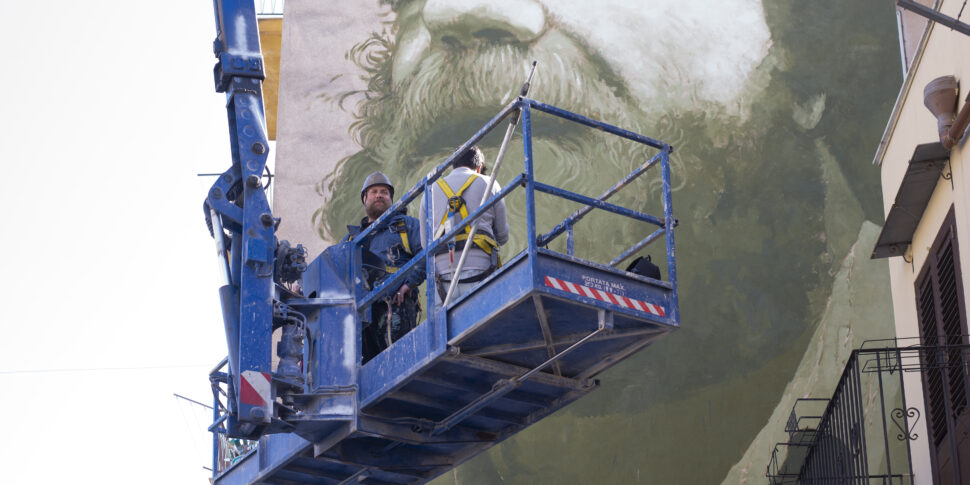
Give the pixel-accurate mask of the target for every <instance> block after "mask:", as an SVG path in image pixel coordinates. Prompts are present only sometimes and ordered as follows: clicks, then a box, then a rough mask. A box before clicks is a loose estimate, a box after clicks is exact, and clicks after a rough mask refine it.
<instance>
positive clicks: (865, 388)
mask: <svg viewBox="0 0 970 485" xmlns="http://www.w3.org/2000/svg"><path fill="white" fill-rule="evenodd" d="M964 341H966V340H964ZM907 344H910V345H907ZM968 351H970V346H968V345H965V344H959V345H943V344H941V345H926V344H925V343H924V342H920V340H919V339H918V338H913V339H889V340H878V341H867V342H865V343H863V345H862V347H861V348H859V349H856V350H854V351H853V352H852V354H851V356H850V357H849V360H848V362H847V363H846V365H845V369H844V370H843V372H842V375H841V377H840V379H839V382H838V384H837V386H836V388H835V392H834V393H833V394H832V397H831V398H824V399H820V398H810V399H798V400H797V401H796V402H795V405H794V406H793V408H792V411H791V414H790V415H789V418H788V421H787V423H786V426H785V432H786V433H787V434H788V436H787V440H786V441H784V442H781V443H778V444H776V445H775V447H774V449H773V451H772V453H771V459H770V461H769V463H768V466H767V469H766V473H765V475H766V476H767V478H768V481H769V483H770V484H771V485H781V484H795V483H798V484H813V483H823V484H843V483H844V484H911V483H914V477H915V476H916V474H917V473H918V474H920V475H922V476H926V477H929V476H930V475H932V476H933V483H966V482H965V481H963V478H965V477H962V476H961V471H960V466H959V465H956V466H948V465H946V463H943V465H944V466H943V467H942V468H941V465H940V463H939V459H934V465H933V467H934V468H937V470H936V471H931V470H914V468H913V458H912V450H911V446H912V445H913V444H914V443H920V444H922V445H924V446H929V447H930V449H931V450H937V453H939V456H946V457H950V458H949V460H950V462H951V463H956V464H959V463H960V462H961V461H964V462H966V461H968V460H970V457H967V456H966V455H967V453H965V452H964V453H963V455H964V456H960V454H961V451H960V448H959V447H958V443H957V442H956V440H955V439H953V438H952V436H953V435H954V434H956V433H948V432H947V431H948V430H950V429H955V428H954V426H953V423H955V422H957V421H959V420H961V419H966V416H964V415H965V414H966V406H964V407H963V408H960V407H959V406H958V404H959V403H961V402H966V395H967V388H966V386H964V385H956V384H953V382H955V381H957V380H962V381H964V382H965V381H966V377H967V374H968V372H967V371H968V368H967V362H970V359H968ZM906 373H919V374H920V379H919V381H920V384H919V386H920V387H921V388H920V389H915V390H914V389H912V383H913V380H912V379H904V374H906ZM933 376H937V377H940V376H944V377H940V378H941V379H942V378H946V379H947V382H948V383H949V384H947V385H945V386H935V387H934V385H933V382H934V380H939V379H935V378H934V377H933ZM906 381H909V385H910V388H909V389H907V387H906V386H907V383H906ZM938 388H942V391H940V392H937V391H939V390H940V389H938ZM958 394H959V395H958ZM924 396H925V399H924ZM923 410H928V411H923ZM924 414H928V416H926V417H925V419H926V424H927V425H928V426H929V430H928V432H927V433H918V432H917V431H916V426H917V424H918V423H919V421H920V419H921V418H922V417H923V415H924ZM921 434H928V435H929V436H921ZM921 440H922V441H921ZM960 458H963V459H962V460H961V459H960ZM941 474H942V475H945V476H943V477H942V478H940V477H939V475H941ZM951 474H952V477H951V476H950V475H951ZM966 478H970V477H966ZM951 480H952V481H951ZM927 483H928V482H927Z"/></svg>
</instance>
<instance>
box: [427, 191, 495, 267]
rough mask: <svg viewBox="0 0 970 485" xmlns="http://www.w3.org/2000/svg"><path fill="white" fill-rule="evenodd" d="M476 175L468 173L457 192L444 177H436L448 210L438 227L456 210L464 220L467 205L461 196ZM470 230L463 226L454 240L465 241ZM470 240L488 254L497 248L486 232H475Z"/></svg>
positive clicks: (466, 214) (466, 215) (469, 227)
mask: <svg viewBox="0 0 970 485" xmlns="http://www.w3.org/2000/svg"><path fill="white" fill-rule="evenodd" d="M476 177H478V174H476V173H473V174H471V175H469V176H468V178H467V179H466V180H465V183H464V184H462V185H461V188H460V189H458V193H457V194H456V193H455V192H454V191H453V190H451V186H450V185H448V182H445V179H444V178H439V179H438V181H437V184H438V187H440V188H441V191H442V192H444V193H445V197H448V211H447V212H445V214H444V216H443V217H442V218H441V223H440V225H439V227H441V226H444V225H445V224H446V223H447V221H448V218H449V217H451V216H453V215H454V214H455V213H456V212H457V213H459V214H461V220H465V219H466V218H467V217H468V207H467V206H466V204H465V199H464V198H462V194H464V193H465V190H467V189H468V187H470V186H471V185H472V182H474V181H475V178H476ZM471 232H472V228H471V226H470V225H469V226H468V227H466V228H465V233H464V234H459V235H457V236H455V241H458V242H461V241H467V240H468V235H469V234H470V233H471ZM472 242H473V243H474V244H475V245H476V246H478V247H479V249H481V250H482V251H485V252H486V253H488V254H489V255H491V254H492V250H493V249H495V248H498V243H496V242H495V240H494V239H492V237H491V236H489V235H488V234H482V233H480V232H477V233H476V234H475V237H474V238H472ZM498 265H499V266H502V260H501V258H499V259H498Z"/></svg>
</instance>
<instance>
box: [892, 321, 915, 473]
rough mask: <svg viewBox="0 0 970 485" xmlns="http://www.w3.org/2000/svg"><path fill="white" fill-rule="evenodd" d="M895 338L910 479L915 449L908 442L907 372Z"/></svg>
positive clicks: (907, 466)
mask: <svg viewBox="0 0 970 485" xmlns="http://www.w3.org/2000/svg"><path fill="white" fill-rule="evenodd" d="M895 340H896V339H895V337H894V338H893V345H894V346H895V347H894V348H893V352H895V353H896V362H897V363H898V364H899V372H898V374H899V398H900V410H901V411H902V418H903V438H904V440H905V441H907V443H906V470H907V473H908V474H909V476H910V480H912V476H913V451H912V449H911V448H912V446H910V445H909V443H908V442H909V441H912V440H911V439H910V432H909V407H908V406H907V405H906V381H905V379H903V374H905V372H903V352H902V349H900V347H899V343H898V342H896V341H895ZM917 358H919V354H918V353H917ZM913 424H914V425H915V424H916V423H913Z"/></svg>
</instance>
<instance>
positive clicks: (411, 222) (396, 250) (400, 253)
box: [343, 212, 425, 290]
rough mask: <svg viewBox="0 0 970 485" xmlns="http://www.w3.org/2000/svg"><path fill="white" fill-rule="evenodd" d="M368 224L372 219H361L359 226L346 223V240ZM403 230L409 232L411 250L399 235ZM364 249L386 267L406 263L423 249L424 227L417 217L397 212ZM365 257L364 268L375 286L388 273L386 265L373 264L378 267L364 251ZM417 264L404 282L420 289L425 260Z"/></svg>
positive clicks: (369, 237) (374, 233) (423, 276)
mask: <svg viewBox="0 0 970 485" xmlns="http://www.w3.org/2000/svg"><path fill="white" fill-rule="evenodd" d="M369 225H370V222H369V221H368V220H367V218H366V217H365V218H363V219H361V221H360V225H359V226H347V235H346V236H345V237H344V239H343V240H344V241H349V240H351V239H353V238H354V237H355V236H357V235H358V234H360V233H361V232H362V231H363V230H364V229H367V226H369ZM402 230H403V232H404V233H405V234H406V235H407V242H408V248H409V249H410V252H409V251H407V250H406V249H405V247H404V241H403V238H402V237H401V234H400V232H401V231H402ZM364 250H365V251H366V250H370V252H371V253H373V254H374V256H376V258H377V259H379V260H380V261H381V262H382V263H383V265H384V266H389V267H392V268H400V267H402V266H404V265H405V264H406V263H407V262H408V261H410V260H411V256H413V255H415V254H418V253H419V252H421V230H420V225H419V223H418V220H417V219H415V218H413V217H411V216H408V215H406V214H404V213H402V212H398V213H396V214H394V215H393V216H391V217H390V219H389V220H388V221H387V222H385V223H383V227H380V228H378V229H377V230H375V231H374V232H372V233H371V234H370V236H368V238H367V240H366V241H365V242H364ZM363 259H364V262H365V268H364V269H365V270H366V273H367V274H369V275H370V277H369V278H368V279H369V280H370V281H368V282H369V283H370V284H371V285H372V286H374V285H375V283H377V282H380V281H381V280H384V279H386V278H387V277H388V276H389V273H386V272H385V271H384V269H385V268H375V267H374V266H378V265H377V264H374V261H373V259H374V258H368V256H367V255H366V253H364V257H363ZM415 266H416V268H415V269H414V270H413V271H411V273H410V274H409V275H408V276H407V277H406V278H404V283H406V284H407V285H408V286H410V287H411V288H413V289H415V290H417V288H418V285H420V284H421V283H422V282H424V278H425V264H424V261H421V262H418V263H417V264H416V265H415Z"/></svg>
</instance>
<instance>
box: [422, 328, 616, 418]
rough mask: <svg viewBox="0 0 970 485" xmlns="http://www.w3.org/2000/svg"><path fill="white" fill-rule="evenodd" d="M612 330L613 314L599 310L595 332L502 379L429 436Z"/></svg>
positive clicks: (510, 390)
mask: <svg viewBox="0 0 970 485" xmlns="http://www.w3.org/2000/svg"><path fill="white" fill-rule="evenodd" d="M612 328H613V312H607V311H605V310H600V311H599V325H598V326H597V328H596V330H594V331H593V332H592V333H590V334H589V335H587V336H585V337H583V338H582V339H581V340H579V341H578V342H576V343H574V344H572V345H570V346H569V347H568V348H566V349H564V350H563V351H562V352H559V353H558V354H556V355H554V356H552V357H550V358H549V359H547V360H546V361H545V362H543V363H541V364H539V365H538V366H536V367H534V368H533V369H532V370H530V371H528V372H526V373H525V374H522V375H521V376H518V377H513V378H512V379H502V380H500V381H498V382H496V383H495V385H494V386H493V387H492V390H491V391H489V392H487V393H485V394H482V395H481V396H479V397H478V399H475V400H474V401H472V402H470V403H468V404H467V405H466V406H465V407H463V408H461V409H459V410H457V411H455V412H454V413H452V414H451V416H448V417H447V418H445V419H442V420H441V421H440V422H439V423H438V424H437V425H436V426H435V428H434V431H432V433H431V435H432V436H434V435H437V434H439V433H443V432H445V431H447V430H449V429H451V427H453V426H455V425H456V424H458V423H460V422H462V421H463V420H464V419H465V418H467V417H468V416H471V415H473V414H475V413H477V412H478V411H480V410H482V409H483V408H485V407H486V406H488V405H489V404H490V403H491V402H492V401H494V400H496V399H498V398H500V397H502V396H504V395H506V394H508V393H510V392H512V391H514V390H515V389H516V388H517V387H519V386H521V385H522V383H523V382H525V381H527V380H529V378H530V377H532V376H533V375H535V374H536V373H538V372H540V371H541V370H542V369H545V368H546V367H548V366H549V365H551V364H552V363H554V362H556V361H557V360H559V359H561V358H563V357H565V356H566V355H568V354H569V353H571V352H572V351H574V350H576V349H578V348H579V347H581V346H582V345H583V344H585V343H586V342H588V341H589V340H590V339H592V338H594V337H596V336H597V335H599V334H600V332H604V331H607V330H611V329H612Z"/></svg>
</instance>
